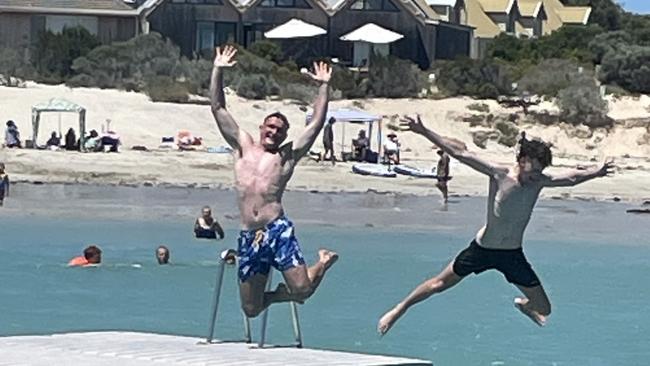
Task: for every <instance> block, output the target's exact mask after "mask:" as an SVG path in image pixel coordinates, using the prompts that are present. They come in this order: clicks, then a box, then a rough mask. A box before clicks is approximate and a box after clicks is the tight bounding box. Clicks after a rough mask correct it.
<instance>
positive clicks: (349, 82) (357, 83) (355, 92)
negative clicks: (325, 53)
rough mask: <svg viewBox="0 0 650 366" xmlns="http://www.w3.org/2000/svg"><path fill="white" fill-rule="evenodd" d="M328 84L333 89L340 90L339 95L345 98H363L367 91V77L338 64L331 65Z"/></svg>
mask: <svg viewBox="0 0 650 366" xmlns="http://www.w3.org/2000/svg"><path fill="white" fill-rule="evenodd" d="M364 80H365V81H364ZM330 86H331V87H332V89H334V90H340V91H341V97H342V98H345V99H355V98H364V97H365V96H366V95H367V92H368V90H367V89H368V82H367V79H364V78H362V77H361V75H360V74H359V73H358V72H354V71H352V70H350V69H348V68H346V67H341V66H338V65H333V66H332V79H331V80H330Z"/></svg>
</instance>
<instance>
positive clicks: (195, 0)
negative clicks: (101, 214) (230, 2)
mask: <svg viewBox="0 0 650 366" xmlns="http://www.w3.org/2000/svg"><path fill="white" fill-rule="evenodd" d="M172 3H176V4H212V5H223V1H222V0H172Z"/></svg>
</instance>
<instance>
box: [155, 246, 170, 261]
mask: <svg viewBox="0 0 650 366" xmlns="http://www.w3.org/2000/svg"><path fill="white" fill-rule="evenodd" d="M160 249H163V250H164V251H165V257H164V258H163V260H162V261H161V260H160V258H158V251H159V250H160ZM156 259H158V263H159V264H167V263H169V249H168V248H167V247H166V246H164V245H161V246H159V247H158V248H156Z"/></svg>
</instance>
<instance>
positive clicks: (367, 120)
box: [306, 108, 382, 162]
mask: <svg viewBox="0 0 650 366" xmlns="http://www.w3.org/2000/svg"><path fill="white" fill-rule="evenodd" d="M312 113H313V112H309V113H307V118H306V119H307V124H309V122H310V121H311V117H312ZM332 117H334V119H336V123H337V124H338V125H340V126H341V127H340V128H339V131H340V132H341V133H340V134H341V154H343V153H344V152H345V151H346V147H349V148H350V150H349V151H352V146H351V143H350V144H348V145H346V144H345V126H346V124H347V123H354V124H361V125H363V124H367V125H368V128H367V132H368V133H367V136H368V140H369V142H370V149H371V150H373V151H376V152H377V159H378V160H379V156H381V150H382V143H381V141H382V126H381V120H382V117H381V116H377V115H373V114H369V113H366V112H364V111H360V110H358V109H348V108H341V109H335V110H330V111H327V117H325V122H327V121H329V119H330V118H332ZM375 124H376V125H377V148H376V149H373V148H372V130H373V126H374V125H375ZM354 137H356V136H354ZM378 162H379V161H378Z"/></svg>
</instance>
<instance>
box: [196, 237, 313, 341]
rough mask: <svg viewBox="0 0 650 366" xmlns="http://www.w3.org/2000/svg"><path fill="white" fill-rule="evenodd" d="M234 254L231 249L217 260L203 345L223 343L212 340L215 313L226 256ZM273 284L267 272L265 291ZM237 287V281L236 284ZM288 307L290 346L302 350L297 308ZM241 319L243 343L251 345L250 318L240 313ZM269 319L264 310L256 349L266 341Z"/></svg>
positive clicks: (217, 307)
mask: <svg viewBox="0 0 650 366" xmlns="http://www.w3.org/2000/svg"><path fill="white" fill-rule="evenodd" d="M230 253H236V252H235V251H234V250H233V249H228V250H225V251H223V252H222V253H221V255H220V259H219V267H218V269H217V282H216V284H215V287H214V296H213V300H212V313H211V317H210V327H209V330H208V337H207V338H206V340H205V343H207V344H211V343H220V342H223V341H217V340H215V339H214V332H215V327H216V323H217V311H218V309H219V299H220V298H221V288H222V285H223V273H224V271H225V269H226V257H227V254H230ZM272 282H273V271H271V272H269V276H268V280H267V283H266V291H270V290H271V284H272ZM237 285H238V286H239V281H238V282H237ZM289 307H290V310H291V318H292V321H293V333H294V336H295V343H294V344H293V345H292V346H294V347H296V348H302V333H301V331H300V321H299V318H298V307H297V306H296V303H295V302H289ZM242 317H243V319H244V341H245V342H246V343H252V339H251V322H250V318H249V317H247V316H246V314H244V312H243V311H242ZM268 319H269V308H266V309H265V310H264V313H263V314H262V327H261V329H260V339H259V341H258V342H257V347H258V348H264V342H265V340H266V325H267V323H268Z"/></svg>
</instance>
